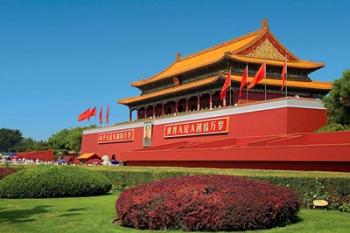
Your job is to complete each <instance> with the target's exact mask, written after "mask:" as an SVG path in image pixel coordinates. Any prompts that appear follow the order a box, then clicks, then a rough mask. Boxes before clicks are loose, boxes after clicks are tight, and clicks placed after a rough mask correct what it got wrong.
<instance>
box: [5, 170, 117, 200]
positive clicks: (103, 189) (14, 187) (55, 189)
mask: <svg viewBox="0 0 350 233" xmlns="http://www.w3.org/2000/svg"><path fill="white" fill-rule="evenodd" d="M111 187H112V184H111V181H110V180H109V179H107V178H106V177H105V176H103V175H102V174H99V173H97V172H93V171H88V170H86V169H82V168H80V167H73V166H33V167H30V168H26V169H20V170H19V171H17V172H16V173H13V174H11V175H9V176H6V177H5V178H4V179H2V180H1V181H0V198H51V197H77V196H93V195H101V194H105V193H107V192H108V191H109V190H110V189H111Z"/></svg>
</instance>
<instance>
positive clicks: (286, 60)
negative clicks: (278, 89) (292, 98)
mask: <svg viewBox="0 0 350 233" xmlns="http://www.w3.org/2000/svg"><path fill="white" fill-rule="evenodd" d="M285 59H286V97H288V84H287V80H288V78H287V76H288V63H287V55H286V58H285Z"/></svg>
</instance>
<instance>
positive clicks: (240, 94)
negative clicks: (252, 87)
mask: <svg viewBox="0 0 350 233" xmlns="http://www.w3.org/2000/svg"><path fill="white" fill-rule="evenodd" d="M247 78H248V65H246V66H245V68H244V70H243V74H242V79H241V86H240V87H239V97H242V89H243V87H244V86H245V85H247Z"/></svg>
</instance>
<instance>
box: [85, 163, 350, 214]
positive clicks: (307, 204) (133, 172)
mask: <svg viewBox="0 0 350 233" xmlns="http://www.w3.org/2000/svg"><path fill="white" fill-rule="evenodd" d="M87 168H88V169H93V170H96V171H99V172H100V173H101V174H104V175H105V176H107V177H108V178H109V179H110V180H111V181H112V184H113V190H114V191H122V190H124V189H126V188H128V187H131V186H134V185H137V184H144V183H149V182H151V181H153V180H159V179H163V178H170V177H176V176H189V175H197V174H225V175H236V176H246V177H249V178H252V179H257V180H264V181H268V182H271V183H273V184H277V185H281V186H289V187H291V188H293V189H294V190H295V191H296V192H297V193H298V194H299V196H300V199H301V205H302V207H303V208H313V203H312V202H313V200H315V199H324V200H327V201H328V202H329V205H328V207H327V208H328V209H332V210H339V211H344V212H350V174H349V173H340V172H314V171H310V172H305V171H276V170H250V169H244V170H243V169H242V170H241V169H207V168H205V169H204V168H199V169H198V168H165V167H163V168H158V167H157V168H155V167H154V168H152V167H87Z"/></svg>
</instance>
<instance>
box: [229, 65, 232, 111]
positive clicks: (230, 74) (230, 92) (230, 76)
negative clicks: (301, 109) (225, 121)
mask: <svg viewBox="0 0 350 233" xmlns="http://www.w3.org/2000/svg"><path fill="white" fill-rule="evenodd" d="M229 72H230V106H232V103H231V99H232V96H231V92H232V89H231V88H232V81H231V66H230V71H229Z"/></svg>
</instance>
